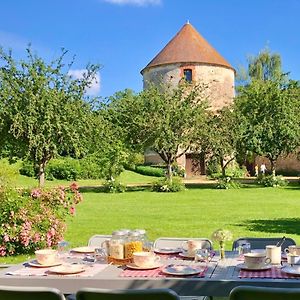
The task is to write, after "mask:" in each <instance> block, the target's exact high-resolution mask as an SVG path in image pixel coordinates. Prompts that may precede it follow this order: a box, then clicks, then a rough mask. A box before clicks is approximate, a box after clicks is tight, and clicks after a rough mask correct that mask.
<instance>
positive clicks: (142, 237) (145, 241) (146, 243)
mask: <svg viewBox="0 0 300 300" xmlns="http://www.w3.org/2000/svg"><path fill="white" fill-rule="evenodd" d="M134 231H136V232H138V233H139V234H140V240H141V241H142V243H143V251H150V250H151V243H150V242H149V240H148V237H147V233H146V230H145V229H135V230H134Z"/></svg>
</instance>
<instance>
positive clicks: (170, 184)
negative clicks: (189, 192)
mask: <svg viewBox="0 0 300 300" xmlns="http://www.w3.org/2000/svg"><path fill="white" fill-rule="evenodd" d="M152 190H153V191H154V192H163V193H168V192H180V191H183V190H185V185H184V183H183V182H182V180H181V178H178V177H174V178H173V179H172V181H171V180H170V179H168V178H164V179H161V180H158V181H156V182H155V183H154V184H153V186H152Z"/></svg>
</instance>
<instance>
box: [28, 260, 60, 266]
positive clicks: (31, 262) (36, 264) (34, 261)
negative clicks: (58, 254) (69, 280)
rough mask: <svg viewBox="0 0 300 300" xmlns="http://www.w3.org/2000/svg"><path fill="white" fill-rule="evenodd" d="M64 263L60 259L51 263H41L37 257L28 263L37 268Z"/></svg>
mask: <svg viewBox="0 0 300 300" xmlns="http://www.w3.org/2000/svg"><path fill="white" fill-rule="evenodd" d="M61 264H62V263H61V262H60V261H56V262H53V263H51V264H43V265H42V264H40V263H39V262H38V261H37V260H36V259H34V260H31V261H29V262H28V265H29V266H30V267H35V268H49V267H55V266H59V265H61Z"/></svg>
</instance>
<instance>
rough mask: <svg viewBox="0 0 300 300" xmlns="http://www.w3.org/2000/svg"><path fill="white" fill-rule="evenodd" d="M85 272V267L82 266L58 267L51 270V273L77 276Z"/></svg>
mask: <svg viewBox="0 0 300 300" xmlns="http://www.w3.org/2000/svg"><path fill="white" fill-rule="evenodd" d="M84 271H85V267H84V266H82V265H61V266H58V267H53V268H51V269H50V270H49V272H50V273H55V274H60V275H68V274H77V273H82V272H84Z"/></svg>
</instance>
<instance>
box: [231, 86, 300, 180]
mask: <svg viewBox="0 0 300 300" xmlns="http://www.w3.org/2000/svg"><path fill="white" fill-rule="evenodd" d="M235 111H236V112H237V114H239V118H240V121H239V123H240V124H241V127H242V128H243V132H242V138H241V143H242V144H244V145H245V148H246V149H247V150H250V151H252V152H254V153H256V154H257V155H263V156H266V157H267V158H268V159H269V161H270V164H271V171H272V174H273V175H275V170H276V162H277V159H278V157H279V156H281V155H284V154H288V153H290V152H293V151H294V150H295V149H296V148H297V147H299V145H300V141H299V138H300V126H299V125H300V124H299V115H300V102H299V89H297V87H296V86H295V83H294V82H290V83H289V84H288V85H284V86H283V85H282V84H281V82H278V81H275V80H274V81H271V80H268V81H261V80H252V82H251V84H250V85H248V86H246V87H243V88H242V89H241V90H240V94H239V96H238V97H237V98H236V99H235Z"/></svg>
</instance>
